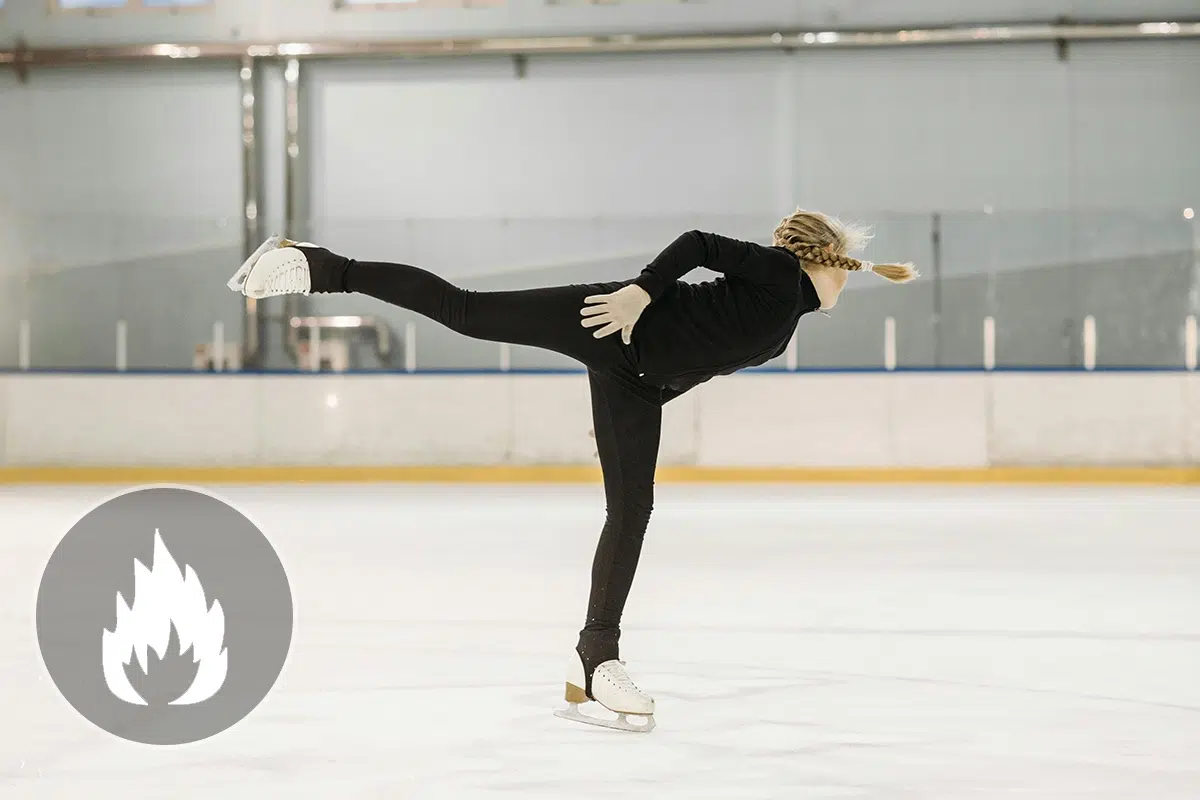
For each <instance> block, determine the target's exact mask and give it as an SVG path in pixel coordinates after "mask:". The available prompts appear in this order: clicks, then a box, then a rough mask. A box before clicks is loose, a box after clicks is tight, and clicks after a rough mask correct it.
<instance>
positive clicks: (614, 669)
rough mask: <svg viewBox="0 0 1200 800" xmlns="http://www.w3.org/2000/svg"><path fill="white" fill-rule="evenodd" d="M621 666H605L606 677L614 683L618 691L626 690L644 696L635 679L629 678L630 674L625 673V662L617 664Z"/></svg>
mask: <svg viewBox="0 0 1200 800" xmlns="http://www.w3.org/2000/svg"><path fill="white" fill-rule="evenodd" d="M616 664H618V665H619V666H616V665H613V664H606V665H604V666H605V667H606V668H605V670H604V677H605V678H607V679H608V680H609V681H610V682H611V683H613V684H614V685H615V686H616V687H617V688H618V689H625V690H629V691H632V692H635V693H637V694H642V690H641V689H639V688H638V687H637V684H636V683H634V682H633V679H632V678H630V677H629V673H627V672H626V671H625V662H624V661H618V662H616Z"/></svg>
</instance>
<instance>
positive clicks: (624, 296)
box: [228, 211, 917, 731]
mask: <svg viewBox="0 0 1200 800" xmlns="http://www.w3.org/2000/svg"><path fill="white" fill-rule="evenodd" d="M866 240H867V236H866V233H865V232H864V231H863V230H861V229H859V228H857V227H855V226H852V225H847V224H845V223H843V222H841V221H839V220H837V219H834V218H831V217H829V216H826V215H824V214H820V213H816V212H811V211H797V212H796V213H795V214H792V215H791V216H789V217H787V218H786V219H784V220H783V221H782V222H781V223H780V225H779V227H778V228H777V229H776V231H775V234H774V241H773V244H772V246H770V247H766V246H762V245H758V244H753V243H750V242H745V241H739V240H736V239H731V238H727V237H724V236H720V235H716V234H712V233H702V232H699V231H690V232H688V233H685V234H683V235H682V236H680V237H679V238H678V239H676V240H675V241H674V242H673V243H672V244H671V245H669V246H668V247H667V248H666V249H665V250H663V251H662V253H660V254H659V255H658V256H657V257H656V258H655V259H654V260H653V261H651V262H650V263H649V264H648V265H647V266H646V268H645V269H643V270H642V272H641V274H640V275H639V276H638V277H636V278H634V279H632V280H627V281H621V282H613V283H596V284H579V285H571V286H556V287H548V288H540V289H528V290H523V291H502V292H473V291H468V290H465V289H460V288H459V287H457V286H454V285H452V284H450V283H448V282H447V281H445V280H443V279H442V278H440V277H438V276H437V275H434V274H432V273H430V272H427V271H425V270H423V269H419V268H417V267H413V266H408V265H405V264H391V263H381V262H375V261H356V260H354V259H351V258H346V257H344V256H340V255H336V254H334V253H332V252H330V251H329V250H327V249H325V248H322V247H318V246H316V245H312V244H307V243H298V242H292V241H289V240H286V239H283V238H281V237H279V236H273V237H271V238H270V239H268V240H267V241H266V242H265V243H264V244H263V245H262V246H261V247H259V249H258V250H257V251H256V252H255V253H254V254H253V255H252V256H251V257H250V258H249V259H248V260H247V261H246V262H245V263H244V264H243V265H242V267H241V268H240V269H239V270H238V271H237V273H236V274H235V275H234V276H233V278H231V279H230V281H229V284H228V285H229V288H230V289H233V290H234V291H240V292H242V293H243V294H244V295H246V296H247V297H252V298H256V299H261V298H266V297H274V296H278V295H285V294H301V295H309V294H321V293H359V294H364V295H368V296H370V297H374V298H377V299H379V300H382V301H384V302H386V303H390V304H392V305H396V306H400V307H401V308H406V309H408V310H410V311H414V312H416V313H418V314H421V315H423V316H426V317H428V318H430V319H432V320H435V321H437V322H438V323H441V324H442V325H445V326H446V327H448V328H450V329H452V330H454V331H457V332H458V333H461V334H463V335H465V336H469V337H472V338H475V339H482V340H486V341H492V342H507V343H509V344H517V345H527V346H530V347H538V348H543V349H546V350H551V351H554V352H556V353H562V354H564V355H566V356H569V357H571V358H573V359H575V360H577V361H579V362H581V363H582V364H583V365H584V366H585V367H587V374H588V381H589V383H590V388H591V404H592V418H593V423H594V427H595V436H596V445H597V450H598V454H599V457H600V466H601V470H602V472H603V476H604V493H605V499H606V503H607V517H606V519H605V523H604V528H603V529H602V531H601V532H600V542H599V544H598V546H597V548H596V554H595V558H594V561H593V563H592V578H591V581H592V582H591V594H590V598H589V601H588V607H587V618H586V621H585V624H584V626H583V629H582V630H581V631H580V633H579V641H578V644H577V645H576V648H575V653H574V654H573V655H572V657H571V659H570V664H569V666H568V670H567V683H566V701H567V703H568V704H569V705H568V708H567V710H565V711H560V712H557V713H558V714H559V716H564V717H567V718H570V719H576V720H578V721H583V722H589V723H592V724H598V725H604V726H606V727H615V728H619V729H623V730H636V731H649V730H651V729H653V727H654V716H653V715H654V700H653V698H652V697H650V695H648V694H646V693H645V692H643V691H641V690H640V689H639V688H638V687H637V686H636V685H635V684H634V683H633V681H632V680H630V678H629V675H628V674H627V672H626V670H625V666H624V662H622V661H620V660H619V652H618V640H619V638H620V623H621V614H622V611H623V610H624V607H625V601H626V598H627V597H628V596H629V590H630V586H631V585H632V583H633V577H634V573H635V572H636V570H637V566H638V558H639V555H640V553H641V549H642V538H643V535H644V534H645V531H646V526H647V524H648V523H649V520H650V512H651V508H652V506H653V502H654V473H655V465H656V463H657V458H658V449H659V435H660V431H661V425H662V407H663V405H664V404H665V403H667V402H669V401H671V400H673V399H675V398H677V397H679V396H680V395H682V394H684V393H685V392H687V391H688V390H689V389H691V388H692V387H694V386H696V385H698V384H700V383H703V382H705V381H707V380H709V379H711V378H713V377H714V376H717V375H728V374H731V373H734V372H736V371H738V370H741V369H744V368H746V367H754V366H758V365H760V364H763V363H765V362H767V361H768V360H770V359H772V358H775V357H776V356H778V355H780V354H781V353H783V352H784V350H785V349H786V347H787V345H788V342H789V340H790V339H791V338H792V333H793V331H794V330H795V328H796V323H797V322H798V321H799V319H800V317H802V316H803V315H805V314H808V313H810V312H813V311H818V310H827V309H830V308H832V307H833V306H834V305H835V304H836V303H837V300H838V295H839V294H840V293H841V291H842V288H843V287H844V286H845V284H846V280H847V277H848V274H849V273H850V272H857V271H866V272H874V273H875V274H876V275H879V276H881V277H883V278H886V279H887V280H889V281H893V282H896V283H904V282H907V281H910V280H912V279H913V278H914V277H916V275H917V273H916V272H915V271H914V270H913V268H912V267H911V265H908V264H882V265H874V264H871V263H870V262H867V261H860V260H858V259H855V258H852V257H851V256H850V253H851V252H853V251H855V250H856V249H857V248H859V247H860V246H862V245H863V244H865V242H866ZM696 267H705V268H707V269H710V270H713V271H715V272H718V273H721V277H719V278H717V279H715V280H712V281H709V282H705V283H699V284H692V283H688V282H685V281H682V280H681V279H682V278H683V277H684V275H686V274H687V273H688V272H690V271H691V270H693V269H694V268H696ZM616 334H620V335H619V336H617V335H616ZM589 700H594V701H596V702H598V703H599V704H600V705H602V706H604V707H605V708H607V709H608V710H609V711H611V712H614V713H616V714H617V715H618V719H617V720H615V721H612V722H609V721H605V720H601V719H598V718H596V717H592V716H587V715H583V714H581V713H580V712H579V708H578V707H579V705H580V704H583V703H586V702H588V701H589ZM629 717H634V718H635V719H637V722H636V723H634V722H633V721H631V720H630V719H629Z"/></svg>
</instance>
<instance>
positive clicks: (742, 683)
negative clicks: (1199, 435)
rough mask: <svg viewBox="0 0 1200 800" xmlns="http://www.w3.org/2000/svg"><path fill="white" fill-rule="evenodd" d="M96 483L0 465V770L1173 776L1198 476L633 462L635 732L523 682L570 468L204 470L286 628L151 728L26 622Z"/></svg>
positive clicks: (74, 782)
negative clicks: (233, 683) (970, 480)
mask: <svg viewBox="0 0 1200 800" xmlns="http://www.w3.org/2000/svg"><path fill="white" fill-rule="evenodd" d="M112 491H113V490H112V489H109V488H73V489H18V488H10V489H4V490H0V652H2V653H3V658H0V796H2V797H6V798H7V797H14V798H21V800H40V799H41V798H70V799H71V800H75V799H76V798H88V799H89V800H108V798H113V799H114V800H115V799H116V798H121V800H130V799H132V798H155V799H156V800H157V799H159V798H221V800H228V799H229V798H243V797H244V798H337V799H338V800H341V799H342V798H422V799H424V798H431V799H432V798H447V799H451V798H452V799H453V800H471V798H493V797H503V798H538V799H541V798H562V799H563V800H585V799H586V798H610V797H626V796H632V797H650V798H655V800H666V798H689V800H705V799H706V798H753V800H763V799H764V798H880V799H881V800H882V799H884V798H886V799H887V800H892V799H897V800H908V799H909V798H913V799H915V798H921V800H942V799H943V798H945V799H946V800H964V799H966V798H970V800H985V799H986V798H1018V797H1019V798H1022V800H1028V799H1029V798H1046V799H1047V800H1066V799H1067V798H1070V800H1077V799H1078V798H1121V800H1130V799H1131V798H1139V799H1140V798H1153V800H1176V799H1177V798H1178V799H1179V800H1182V799H1183V798H1188V799H1189V800H1193V799H1194V798H1198V797H1200V492H1197V491H1195V490H1186V489H1178V490H1165V489H1164V490H1149V489H1140V490H1134V489H1119V488H1107V489H1045V490H1034V489H1022V490H1018V489H973V488H972V489H968V488H901V487H891V488H868V487H855V488H847V487H840V488H839V487H832V488H831V487H773V488H757V487H741V488H736V487H728V488H727V487H719V488H718V487H687V488H685V487H674V486H663V487H660V489H659V492H658V498H657V508H656V512H655V517H654V520H653V521H652V523H651V528H650V531H649V534H648V536H647V540H646V547H645V551H644V553H643V557H642V564H641V568H640V571H639V574H638V578H637V581H636V582H635V584H634V591H633V595H632V597H631V599H630V602H629V605H628V607H627V610H626V618H625V634H624V638H623V642H622V657H623V658H624V659H626V660H627V661H628V662H629V666H630V669H631V672H632V674H633V676H634V678H635V680H637V681H638V683H639V684H640V685H641V686H642V687H643V688H645V689H646V690H647V691H649V692H651V693H652V694H653V695H654V696H655V697H656V699H657V701H658V714H657V720H658V728H657V730H655V731H654V732H653V733H652V734H649V735H639V734H622V733H617V732H612V731H607V730H602V729H597V728H589V727H585V726H582V725H579V724H575V723H570V722H566V721H563V720H560V719H557V718H555V717H554V716H553V713H552V712H553V711H554V709H556V708H560V707H562V705H563V703H562V687H563V678H564V668H565V664H566V659H567V657H568V656H569V654H570V651H571V648H572V647H573V645H574V641H575V634H576V631H577V629H578V627H579V625H580V624H581V622H582V615H583V612H584V608H585V600H586V594H587V585H588V579H589V574H590V568H591V555H592V549H593V547H594V545H595V540H596V536H597V533H598V530H599V528H600V524H601V522H602V519H603V507H602V506H603V503H602V494H601V491H600V489H599V487H548V488H532V487H512V488H509V487H476V488H452V487H423V486H401V487H374V488H367V487H349V486H328V487H325V486H322V487H315V486H313V487H289V488H276V489H265V488H254V489H246V488H242V489H229V490H220V489H218V490H217V491H218V492H220V493H221V494H223V495H224V496H226V497H228V498H229V499H230V500H232V501H234V502H235V503H237V504H238V505H239V507H241V508H242V509H243V510H244V511H246V512H247V513H248V514H249V515H250V516H251V517H252V518H253V519H254V520H256V521H257V522H258V523H259V524H260V525H261V527H262V528H263V529H264V531H265V532H266V533H267V535H268V537H269V538H270V539H271V540H272V542H273V543H274V545H275V547H276V549H277V550H278V552H279V553H280V556H281V557H282V560H283V562H284V564H285V566H286V567H287V569H288V572H289V575H290V578H291V581H292V588H293V591H294V594H295V599H296V621H297V624H296V631H295V637H294V640H293V646H292V651H291V654H290V657H289V661H288V663H287V666H286V667H285V669H284V673H283V676H282V677H281V679H280V681H279V683H278V684H277V686H276V687H275V689H274V691H273V692H272V693H271V694H270V695H269V696H268V698H267V699H266V700H265V701H264V702H263V703H262V705H260V706H259V707H258V708H257V709H256V710H255V711H254V712H253V713H252V714H251V715H250V716H249V717H247V718H246V719H245V720H244V721H243V722H241V723H240V724H239V725H237V726H236V727H234V728H233V729H231V730H229V731H228V732H226V733H224V734H222V735H219V736H217V737H215V738H213V739H210V740H208V741H205V742H202V743H199V744H195V745H191V746H185V747H178V748H151V747H145V746H140V745H134V744H129V743H126V742H123V741H121V740H119V739H116V738H114V737H112V736H110V735H109V734H107V733H104V732H102V731H100V730H99V729H97V728H95V727H93V726H92V725H91V724H89V723H88V722H87V721H85V720H84V719H83V718H82V717H80V716H79V715H77V714H76V713H75V712H74V711H73V710H72V709H71V708H70V706H68V705H67V703H66V702H65V701H64V700H63V699H62V698H61V697H60V696H59V695H58V693H57V692H56V690H55V688H54V685H53V683H52V682H51V681H50V679H49V677H48V676H47V674H46V672H45V668H44V666H43V664H42V662H41V659H40V657H39V655H38V652H37V645H36V636H35V630H34V603H35V599H36V596H37V589H38V583H39V580H40V578H41V572H42V569H43V567H44V566H45V563H46V561H47V559H48V558H49V556H50V553H51V551H52V550H53V548H54V546H55V545H56V544H57V542H58V540H59V538H60V537H61V536H62V535H63V534H64V533H65V532H66V530H67V529H68V527H69V526H70V525H71V523H72V522H74V521H75V520H76V519H77V518H78V517H79V516H80V515H81V514H82V513H83V512H85V511H86V510H87V509H88V508H89V507H90V506H91V504H92V503H94V502H96V501H98V500H99V499H102V498H104V497H106V496H109V495H110V494H111V493H112ZM230 613H232V612H230ZM97 642H99V631H97Z"/></svg>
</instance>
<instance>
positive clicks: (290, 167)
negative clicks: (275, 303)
mask: <svg viewBox="0 0 1200 800" xmlns="http://www.w3.org/2000/svg"><path fill="white" fill-rule="evenodd" d="M283 82H284V114H285V118H286V129H285V143H286V145H287V148H286V153H287V155H286V158H285V159H284V170H283V175H284V206H285V208H284V229H285V231H286V232H285V233H284V236H286V237H287V238H289V239H292V240H294V241H300V240H303V239H304V238H306V237H305V236H304V234H303V233H302V232H301V230H300V227H301V222H300V59H298V58H289V59H288V60H287V65H286V66H285V67H284V70H283ZM298 316H300V298H299V296H297V295H286V296H285V297H284V298H283V320H282V329H283V339H284V343H285V344H284V347H285V348H286V349H287V351H288V355H289V356H290V357H291V359H292V363H294V364H298V363H299V354H298V353H297V352H296V351H295V344H294V342H295V340H294V338H292V337H289V335H288V334H289V333H290V331H291V320H292V318H293V317H298Z"/></svg>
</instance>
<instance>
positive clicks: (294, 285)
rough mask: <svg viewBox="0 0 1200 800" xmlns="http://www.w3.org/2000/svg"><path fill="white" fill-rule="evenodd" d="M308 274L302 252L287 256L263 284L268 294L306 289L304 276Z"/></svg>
mask: <svg viewBox="0 0 1200 800" xmlns="http://www.w3.org/2000/svg"><path fill="white" fill-rule="evenodd" d="M307 276H308V263H307V260H306V259H305V258H304V256H303V254H301V255H298V256H293V257H292V258H289V259H288V260H287V261H286V262H285V263H284V264H283V265H282V266H280V267H279V268H277V269H276V270H275V271H274V272H273V273H272V274H271V275H270V277H268V278H267V280H266V281H265V282H264V284H263V289H264V291H266V292H267V293H268V294H286V293H292V292H303V291H307V290H308V287H307V286H305V280H304V279H305V278H306V277H307Z"/></svg>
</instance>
